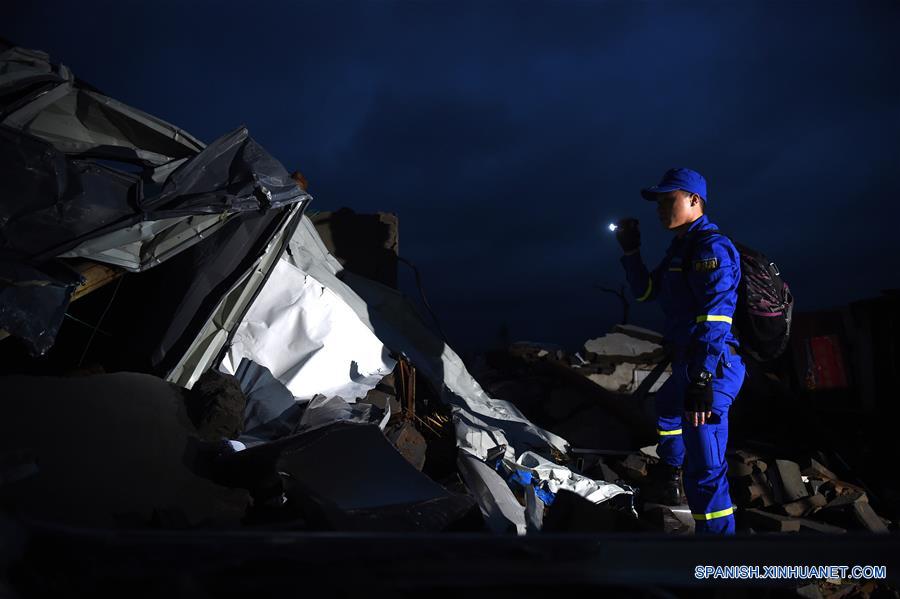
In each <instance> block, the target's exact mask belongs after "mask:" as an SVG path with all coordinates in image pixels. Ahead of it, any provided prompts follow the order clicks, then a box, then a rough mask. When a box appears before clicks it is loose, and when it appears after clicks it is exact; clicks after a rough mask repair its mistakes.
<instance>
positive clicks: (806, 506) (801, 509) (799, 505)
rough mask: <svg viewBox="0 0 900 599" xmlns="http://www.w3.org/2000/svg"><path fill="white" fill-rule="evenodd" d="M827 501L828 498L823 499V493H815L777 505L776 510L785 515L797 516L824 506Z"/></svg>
mask: <svg viewBox="0 0 900 599" xmlns="http://www.w3.org/2000/svg"><path fill="white" fill-rule="evenodd" d="M827 503H828V500H827V499H825V496H824V495H820V494H815V495H810V496H809V497H803V498H801V499H798V500H796V501H791V502H789V503H783V504H781V505H779V506H777V508H776V510H777V511H778V513H781V514H784V515H785V516H791V517H793V518H799V517H801V516H806V515H807V514H810V513H812V512H814V511H816V510H818V509H820V508H823V507H825V505H826V504H827Z"/></svg>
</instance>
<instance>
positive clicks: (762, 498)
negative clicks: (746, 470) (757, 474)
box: [731, 476, 775, 507]
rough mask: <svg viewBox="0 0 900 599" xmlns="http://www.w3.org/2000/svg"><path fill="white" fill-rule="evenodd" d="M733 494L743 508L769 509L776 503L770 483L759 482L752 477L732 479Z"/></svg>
mask: <svg viewBox="0 0 900 599" xmlns="http://www.w3.org/2000/svg"><path fill="white" fill-rule="evenodd" d="M731 493H732V497H733V498H734V500H735V502H737V505H739V506H741V507H767V506H770V505H773V504H774V503H775V502H774V500H773V499H772V490H771V489H770V488H769V486H768V483H760V482H757V481H756V480H754V478H753V477H752V476H744V477H740V478H735V479H732V480H731Z"/></svg>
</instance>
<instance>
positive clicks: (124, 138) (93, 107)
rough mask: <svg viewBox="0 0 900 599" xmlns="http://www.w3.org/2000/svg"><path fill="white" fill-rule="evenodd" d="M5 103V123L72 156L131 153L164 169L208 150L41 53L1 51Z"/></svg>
mask: <svg viewBox="0 0 900 599" xmlns="http://www.w3.org/2000/svg"><path fill="white" fill-rule="evenodd" d="M0 101H2V104H0V115H2V119H3V121H2V122H3V124H4V125H6V126H8V127H11V128H13V129H17V130H19V131H21V132H22V133H26V134H29V135H31V136H34V137H37V138H40V139H44V140H46V141H49V142H51V143H52V144H53V145H54V147H56V148H58V149H59V150H61V151H63V152H65V153H67V154H81V153H86V152H90V153H91V154H92V155H93V156H103V155H106V156H108V157H111V158H122V157H124V156H129V155H130V156H131V157H132V158H134V159H137V160H139V161H141V162H144V163H147V164H149V165H159V164H163V163H165V162H169V161H171V160H173V159H177V158H185V157H189V156H192V155H194V154H196V153H197V152H199V151H200V150H202V149H203V143H202V142H200V141H199V140H197V139H196V138H194V137H193V136H191V135H190V134H188V133H187V132H185V131H182V130H181V129H179V128H177V127H174V126H173V125H170V124H169V123H166V122H165V121H163V120H161V119H158V118H156V117H153V116H151V115H148V114H146V113H144V112H141V111H140V110H137V109H135V108H132V107H130V106H127V105H125V104H122V103H121V102H117V101H116V100H113V99H112V98H109V97H107V96H104V95H103V94H100V93H98V92H97V91H96V90H94V89H92V88H91V87H90V86H87V85H86V84H84V83H83V82H81V81H78V80H77V79H76V78H75V77H74V75H73V74H72V72H71V71H70V70H69V69H68V68H67V67H66V66H65V65H54V64H52V63H50V57H49V56H48V55H47V54H46V53H44V52H40V51H35V50H29V49H26V48H18V47H15V48H9V49H7V50H6V51H4V52H2V53H0Z"/></svg>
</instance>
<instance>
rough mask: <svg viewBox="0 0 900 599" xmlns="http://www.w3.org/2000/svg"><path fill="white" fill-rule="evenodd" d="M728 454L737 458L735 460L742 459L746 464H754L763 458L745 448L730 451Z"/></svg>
mask: <svg viewBox="0 0 900 599" xmlns="http://www.w3.org/2000/svg"><path fill="white" fill-rule="evenodd" d="M728 456H729V457H733V458H734V459H735V461H740V462H742V463H744V464H749V465H753V464H755V463H756V462H759V461H760V460H761V459H762V458H760V457H759V456H758V455H756V454H754V453H752V452H749V451H747V450H745V449H738V450H737V451H735V452H728Z"/></svg>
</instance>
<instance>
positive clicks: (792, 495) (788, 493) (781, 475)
mask: <svg viewBox="0 0 900 599" xmlns="http://www.w3.org/2000/svg"><path fill="white" fill-rule="evenodd" d="M769 474H770V477H769V478H770V480H771V478H772V477H771V474H775V475H776V476H777V478H778V479H779V482H780V483H781V489H782V490H783V497H784V499H783V501H780V502H779V503H787V502H789V501H796V500H798V499H802V498H804V497H808V496H809V490H807V488H806V483H804V482H803V475H801V474H800V466H799V465H797V462H792V461H790V460H775V468H774V470H772V471H771V472H769Z"/></svg>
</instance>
